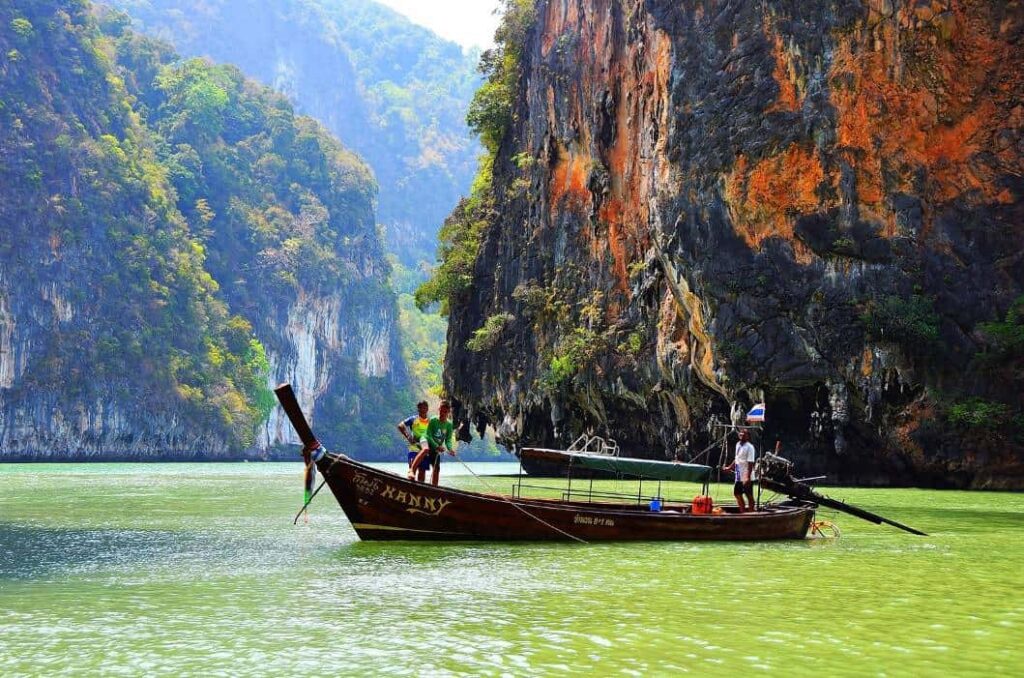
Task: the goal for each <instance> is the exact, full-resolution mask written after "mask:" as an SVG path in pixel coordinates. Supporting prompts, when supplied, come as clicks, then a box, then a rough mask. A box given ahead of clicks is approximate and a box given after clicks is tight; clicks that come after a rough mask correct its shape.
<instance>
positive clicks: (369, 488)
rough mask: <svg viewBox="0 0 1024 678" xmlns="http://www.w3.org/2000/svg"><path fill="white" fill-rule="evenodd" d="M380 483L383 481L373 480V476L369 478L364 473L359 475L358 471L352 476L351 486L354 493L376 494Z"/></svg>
mask: <svg viewBox="0 0 1024 678" xmlns="http://www.w3.org/2000/svg"><path fill="white" fill-rule="evenodd" d="M382 483H383V481H382V480H381V479H380V478H375V477H374V476H369V475H367V474H365V473H360V472H359V471H356V472H355V473H354V474H353V475H352V484H353V485H354V486H355V488H356V492H358V493H359V494H365V495H374V494H377V490H379V489H380V486H381V484H382Z"/></svg>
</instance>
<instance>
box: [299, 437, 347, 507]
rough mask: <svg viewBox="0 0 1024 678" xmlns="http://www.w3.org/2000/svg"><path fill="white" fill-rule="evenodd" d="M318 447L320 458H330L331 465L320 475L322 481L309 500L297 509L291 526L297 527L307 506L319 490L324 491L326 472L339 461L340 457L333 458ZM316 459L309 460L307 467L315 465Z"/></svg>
mask: <svg viewBox="0 0 1024 678" xmlns="http://www.w3.org/2000/svg"><path fill="white" fill-rule="evenodd" d="M320 447H321V448H322V449H323V451H324V453H323V455H322V456H325V457H330V458H331V463H330V464H328V466H327V469H326V470H325V471H324V472H323V473H321V474H320V475H322V476H323V477H324V479H323V480H321V481H320V486H319V487H317V488H316V490H315V491H314V492H313V494H311V495H309V499H307V500H306V503H305V504H303V505H302V508H300V509H299V512H298V513H296V514H295V520H293V521H292V525H298V524H299V518H301V517H302V514H303V512H304V511H305V510H306V509H307V508H309V505H310V504H312V503H313V499H314V498H315V497H316V495H318V494H320V490H322V489H324V485H326V484H327V471H330V470H331V467H332V466H334V463H335V462H336V461H338V460H339V459H341V457H339V456H334V455H332V454H331V453H330V452H328V451H327V448H326V447H323V445H321V446H320ZM317 459H319V457H317V458H314V459H310V460H309V466H313V465H314V464H316V462H317ZM309 466H307V467H306V469H307V470H308V469H309Z"/></svg>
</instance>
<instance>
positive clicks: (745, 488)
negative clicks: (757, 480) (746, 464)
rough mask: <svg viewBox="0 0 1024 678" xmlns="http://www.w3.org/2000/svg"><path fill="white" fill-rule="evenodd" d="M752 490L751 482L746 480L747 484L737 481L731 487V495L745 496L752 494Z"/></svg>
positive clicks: (752, 484)
mask: <svg viewBox="0 0 1024 678" xmlns="http://www.w3.org/2000/svg"><path fill="white" fill-rule="evenodd" d="M753 488H754V483H752V482H751V481H749V480H748V481H747V482H743V481H742V480H737V481H736V482H735V483H733V485H732V493H733V494H746V493H747V492H753V491H754V489H753Z"/></svg>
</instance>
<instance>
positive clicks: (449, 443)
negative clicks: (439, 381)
mask: <svg viewBox="0 0 1024 678" xmlns="http://www.w3.org/2000/svg"><path fill="white" fill-rule="evenodd" d="M451 413H452V406H451V405H450V404H449V403H448V401H447V400H442V401H441V406H440V407H438V408H437V416H436V417H431V418H430V423H429V424H427V433H426V435H424V436H423V439H422V440H421V441H420V453H419V454H417V455H416V458H415V459H413V461H412V463H411V464H410V465H409V480H414V479H415V469H416V468H418V467H419V465H420V463H421V462H422V461H423V460H424V459H429V460H430V466H431V471H430V482H432V483H433V484H434V485H437V482H438V480H440V478H441V453H442V452H447V453H448V454H450V455H452V456H453V457H454V456H455V428H454V427H453V426H452V421H451Z"/></svg>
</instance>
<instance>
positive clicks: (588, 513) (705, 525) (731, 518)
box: [275, 384, 815, 542]
mask: <svg viewBox="0 0 1024 678" xmlns="http://www.w3.org/2000/svg"><path fill="white" fill-rule="evenodd" d="M275 393H276V394H277V397H278V399H279V400H280V402H281V405H282V407H283V408H284V410H285V412H286V413H287V415H288V417H289V419H290V420H291V422H292V425H293V426H294V427H295V430H296V433H298V435H299V438H300V439H301V440H302V443H303V446H304V449H305V450H306V451H309V452H311V453H312V461H313V463H315V465H316V469H317V471H319V473H320V474H321V475H322V476H323V477H324V482H326V484H327V486H328V487H330V489H331V492H332V493H333V494H334V497H335V499H337V501H338V504H340V505H341V508H342V510H343V511H344V512H345V515H346V516H347V517H348V519H349V521H351V523H352V527H353V528H355V531H356V534H358V535H359V537H360V538H361V539H364V540H396V539H400V540H430V541H435V540H502V541H515V540H531V541H533V540H576V541H582V542H590V541H664V540H691V539H703V540H728V541H735V540H748V541H749V540H777V539H802V538H803V537H805V536H806V535H807V532H808V529H809V528H810V527H811V523H812V521H813V519H814V511H815V504H814V503H811V502H804V501H795V502H783V503H780V504H775V505H772V504H768V505H764V506H761V507H760V508H759V509H758V510H756V511H752V512H748V513H740V512H738V510H737V509H736V507H734V506H724V507H719V508H718V510H717V511H716V512H713V513H712V512H708V513H699V512H697V511H695V510H694V505H693V504H692V503H683V502H679V503H671V502H666V503H664V504H662V505H660V506H659V507H658V510H651V509H652V507H651V506H650V505H648V504H647V503H642V502H639V501H636V502H632V503H625V502H621V501H620V502H604V501H591V500H587V501H577V500H573V499H572V495H571V494H570V495H569V496H568V497H563V498H562V499H531V498H524V497H521V496H517V495H502V494H486V493H478V492H467V491H464V490H457V489H452V488H448V487H436V486H432V485H427V484H423V483H418V482H415V481H411V480H408V479H406V478H403V477H401V476H398V475H395V474H393V473H389V472H387V471H383V470H380V469H376V468H373V467H371V466H368V465H366V464H362V463H360V462H358V461H355V460H354V459H351V458H349V457H348V456H346V455H344V454H337V453H331V452H328V451H326V450H325V449H324V447H323V446H322V445H321V444H320V442H319V441H318V440H317V439H316V437H315V436H314V435H313V433H312V431H311V430H310V428H309V425H308V423H307V422H306V419H305V417H304V415H303V414H302V412H301V410H300V408H299V405H298V401H297V400H296V399H295V394H294V393H293V392H292V389H291V386H289V385H287V384H283V385H282V386H279V387H278V388H277V389H275ZM547 452H557V451H547ZM541 453H543V452H541ZM628 461H630V462H636V463H639V464H644V465H645V467H647V469H648V470H647V471H645V473H646V474H656V475H655V477H656V478H658V479H659V480H662V479H664V480H677V479H688V480H700V479H704V480H706V479H707V477H709V475H710V471H711V469H710V467H706V466H705V467H698V465H693V464H684V465H677V464H671V463H668V462H650V461H647V460H628ZM594 463H600V462H598V461H595V462H594ZM616 463H617V464H618V465H619V468H620V469H621V465H622V464H623V463H626V462H625V461H624V460H623V459H621V458H617V459H616ZM669 467H677V468H678V470H677V471H672V470H671V469H670V468H669Z"/></svg>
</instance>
